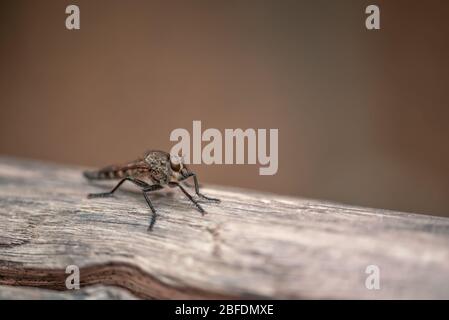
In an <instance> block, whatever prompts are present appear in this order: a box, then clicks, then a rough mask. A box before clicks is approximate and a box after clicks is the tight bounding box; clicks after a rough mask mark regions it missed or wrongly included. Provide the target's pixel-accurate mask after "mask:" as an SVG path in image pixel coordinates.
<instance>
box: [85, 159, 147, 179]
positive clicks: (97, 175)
mask: <svg viewBox="0 0 449 320" xmlns="http://www.w3.org/2000/svg"><path fill="white" fill-rule="evenodd" d="M148 172H149V168H148V167H147V166H146V165H145V164H144V163H143V162H141V161H139V162H135V163H130V164H127V165H124V166H108V167H105V168H103V169H100V170H97V171H85V172H84V173H83V174H84V176H85V177H86V178H87V179H89V180H109V179H123V178H125V177H129V176H132V177H139V176H144V175H148Z"/></svg>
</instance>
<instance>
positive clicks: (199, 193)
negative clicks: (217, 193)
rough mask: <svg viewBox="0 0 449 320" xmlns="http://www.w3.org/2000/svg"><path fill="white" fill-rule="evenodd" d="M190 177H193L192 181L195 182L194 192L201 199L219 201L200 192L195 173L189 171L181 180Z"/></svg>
mask: <svg viewBox="0 0 449 320" xmlns="http://www.w3.org/2000/svg"><path fill="white" fill-rule="evenodd" d="M190 177H193V182H194V184H195V193H196V194H197V195H198V197H200V198H202V199H206V200H209V201H213V202H221V200H220V199H216V198H210V197H207V196H205V195H204V194H202V193H201V192H200V187H199V183H198V178H197V176H196V174H195V173H193V172H191V173H189V174H188V176H186V177H185V178H183V179H182V180H181V181H183V180H185V179H188V178H190ZM184 183H185V182H184Z"/></svg>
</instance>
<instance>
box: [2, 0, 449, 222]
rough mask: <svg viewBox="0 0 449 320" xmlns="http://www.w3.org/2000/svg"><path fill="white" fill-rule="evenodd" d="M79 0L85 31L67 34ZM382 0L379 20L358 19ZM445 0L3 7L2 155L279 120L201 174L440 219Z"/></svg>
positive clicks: (51, 155)
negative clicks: (262, 165)
mask: <svg viewBox="0 0 449 320" xmlns="http://www.w3.org/2000/svg"><path fill="white" fill-rule="evenodd" d="M69 4H77V5H79V7H80V10H81V30H79V31H69V30H67V29H66V28H65V18H66V14H65V7H66V6H67V5H69ZM369 4H378V5H379V6H380V9H381V30H380V31H367V30H366V29H365V18H366V15H365V13H364V12H365V8H366V6H367V5H369ZM448 17H449V2H448V1H436V0H429V1H405V0H403V1H399V0H394V1H361V0H354V1H316V0H307V1H284V0H283V1H251V0H249V1H243V0H242V1H229V0H226V1H225V0H223V1H218V0H217V1H212V0H210V1H191V0H190V1H101V0H96V1H31V0H30V1H17V0H2V1H1V2H0V40H1V43H0V48H1V51H0V72H1V73H0V88H1V95H0V134H1V136H0V153H1V154H3V155H14V156H20V157H31V158H37V159H43V160H50V161H55V162H61V163H69V164H82V165H91V166H101V165H105V164H109V163H110V162H112V163H115V162H121V161H126V160H131V159H132V158H135V157H137V156H139V155H141V153H142V152H143V151H144V150H146V149H148V148H153V149H165V150H169V149H170V148H171V146H172V145H173V143H171V142H170V141H169V134H170V132H171V131H172V130H173V129H175V128H186V129H188V130H189V131H191V126H192V120H202V122H203V130H204V129H205V128H210V127H212V128H218V129H221V130H223V129H224V128H239V127H240V128H244V129H246V128H279V171H278V173H277V175H275V176H259V175H258V167H259V166H246V165H245V166H242V165H239V166H237V165H234V166H232V165H221V166H218V165H216V166H206V165H202V166H195V167H194V169H195V170H196V171H197V172H198V173H199V176H200V178H201V180H203V181H206V182H210V183H216V184H225V185H234V186H241V187H248V188H254V189H260V190H268V191H273V192H277V193H282V194H290V195H297V196H303V197H313V198H322V199H329V200H337V201H341V202H347V203H351V204H360V205H365V206H373V207H380V208H390V209H397V210H403V211H413V212H418V213H426V214H434V215H449V144H448V141H449V139H448V138H449V126H448V120H449V91H448V89H449V88H448V83H449V82H448V80H449V68H448V67H449V66H448V64H449V63H448V57H449V43H448V41H449V23H448Z"/></svg>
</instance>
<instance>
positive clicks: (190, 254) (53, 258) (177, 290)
mask: <svg viewBox="0 0 449 320" xmlns="http://www.w3.org/2000/svg"><path fill="white" fill-rule="evenodd" d="M200 169H201V168H200ZM81 172H82V169H81V168H76V167H65V166H60V165H54V164H45V163H40V162H34V161H27V160H19V159H13V158H7V157H3V158H0V298H14V297H16V298H20V297H23V298H27V297H29V298H30V297H31V298H39V297H40V298H49V299H51V298H61V299H66V298H75V299H76V298H80V299H83V298H89V296H90V297H93V298H95V297H97V298H105V299H106V298H132V297H139V298H162V299H173V298H187V299H190V298H192V299H194V298H211V299H214V298H225V299H227V298H229V299H233V298H287V299H289V298H293V299H299V298H356V299H359V298H361V299H365V298H387V299H388V298H399V299H403V298H418V299H421V298H424V299H427V298H437V299H440V298H446V299H448V298H449V219H447V218H440V217H432V216H425V215H416V214H409V213H400V212H392V211H386V210H377V209H368V208H361V207H355V206H349V205H342V204H337V203H330V202H323V201H315V200H307V199H297V198H290V197H283V196H277V195H272V194H262V193H258V192H252V191H248V190H239V189H229V188H219V187H213V188H212V187H208V186H204V188H203V191H204V193H205V194H207V195H210V196H213V197H217V198H221V200H222V203H221V204H208V203H204V205H203V206H204V208H205V209H206V210H207V211H208V214H207V215H205V216H204V217H202V216H201V215H200V214H199V213H198V211H196V210H195V208H193V207H192V205H191V203H190V202H188V201H187V200H186V199H185V197H184V196H183V195H182V194H180V193H179V192H177V191H176V190H168V191H161V192H158V193H156V194H154V195H152V199H153V204H154V205H155V207H156V209H157V210H158V212H159V215H160V216H159V219H158V221H157V223H156V225H155V227H154V231H153V232H148V231H147V227H148V223H149V218H150V210H149V208H148V207H147V205H146V203H145V200H144V198H143V196H142V195H141V194H140V193H139V192H137V190H136V189H135V188H133V186H129V187H128V189H126V190H124V191H120V190H119V191H118V192H117V193H116V195H115V197H114V198H105V199H87V198H86V195H87V193H89V192H101V191H106V190H109V189H110V188H111V186H113V183H114V182H112V183H111V182H108V183H104V184H100V183H96V184H92V183H88V182H87V181H86V180H85V179H84V178H83V177H82V174H81ZM198 173H199V176H200V177H201V172H198ZM392 196H394V195H392ZM68 265H77V266H79V267H80V269H81V288H82V290H81V291H64V292H57V291H48V289H52V290H61V291H63V290H65V279H66V276H67V274H65V269H66V267H67V266H68ZM368 265H377V266H378V267H379V268H380V286H381V288H380V290H368V289H367V288H366V287H365V280H366V278H367V276H368V274H366V273H365V269H366V267H367V266H368ZM93 285H96V286H94V287H91V286H93ZM12 286H14V287H12ZM17 286H23V287H22V288H19V287H17ZM28 287H38V288H42V289H47V290H42V294H39V292H40V290H35V289H30V288H28ZM30 290H31V291H30ZM86 290H87V291H86ZM111 290H112V292H118V293H117V294H116V295H114V294H109V293H108V292H111ZM101 292H103V293H101Z"/></svg>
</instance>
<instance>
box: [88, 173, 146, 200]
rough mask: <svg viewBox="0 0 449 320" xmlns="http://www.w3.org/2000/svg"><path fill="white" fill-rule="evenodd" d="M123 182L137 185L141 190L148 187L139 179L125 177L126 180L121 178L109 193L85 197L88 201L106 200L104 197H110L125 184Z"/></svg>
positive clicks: (90, 194) (91, 194)
mask: <svg viewBox="0 0 449 320" xmlns="http://www.w3.org/2000/svg"><path fill="white" fill-rule="evenodd" d="M125 181H131V182H132V183H134V184H135V185H137V186H139V187H141V188H147V187H149V186H150V185H149V184H148V183H146V182H144V181H142V180H139V179H136V178H133V177H126V178H123V179H122V180H120V182H119V183H117V185H116V186H115V187H114V189H112V190H111V191H109V192H101V193H89V194H88V195H87V197H88V198H89V199H92V198H106V197H110V196H112V194H113V193H114V192H115V191H116V190H117V189H118V188H119V187H120V186H121V185H122V184H123V182H125Z"/></svg>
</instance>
